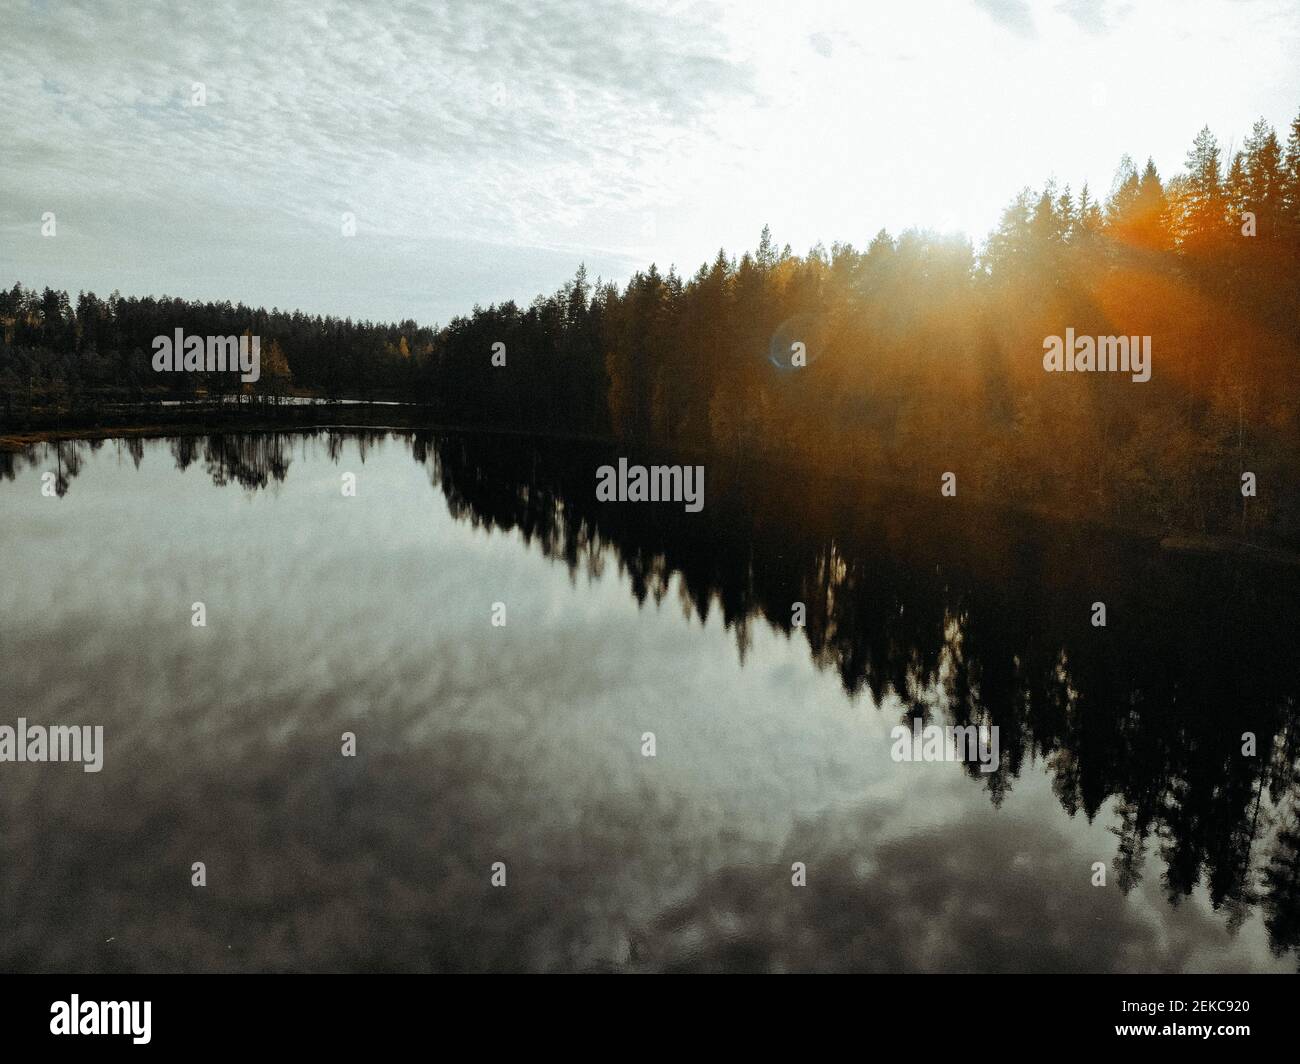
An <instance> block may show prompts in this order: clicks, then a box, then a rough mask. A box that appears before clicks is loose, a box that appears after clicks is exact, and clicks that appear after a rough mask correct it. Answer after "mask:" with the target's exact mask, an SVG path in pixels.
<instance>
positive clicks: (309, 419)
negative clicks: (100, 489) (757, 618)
mask: <svg viewBox="0 0 1300 1064" xmlns="http://www.w3.org/2000/svg"><path fill="white" fill-rule="evenodd" d="M297 398H313V397H297ZM167 409H172V410H180V409H183V408H179V407H173V408H167ZM345 411H346V416H347V421H348V423H346V424H340V423H339V421H338V417H339V415H340V414H341V413H343V412H345ZM432 411H433V408H432V406H430V405H428V404H424V403H394V402H392V401H386V400H377V401H374V402H371V401H368V400H349V401H346V402H343V403H331V402H312V403H293V404H287V405H280V406H274V407H271V408H270V409H265V408H262V407H260V406H254V407H252V408H248V407H241V406H233V407H232V408H231V409H225V410H223V409H222V407H221V406H208V405H204V406H202V407H201V408H198V409H195V410H193V411H192V412H191V413H190V416H187V417H167V416H155V415H159V414H164V415H165V411H164V410H163V409H160V408H159V407H157V406H154V405H150V406H147V407H134V408H129V407H120V408H118V409H117V410H115V411H114V412H113V413H112V414H110V415H109V419H108V420H101V421H99V422H97V423H95V424H72V425H67V426H62V425H43V426H39V427H32V428H23V429H16V430H3V429H0V452H10V453H22V452H24V451H26V450H27V449H28V448H30V447H33V446H35V445H38V444H41V443H57V442H60V441H63V440H69V441H71V440H112V439H164V438H169V437H183V436H212V435H223V434H226V433H259V434H260V433H282V432H283V433H293V432H304V431H322V430H325V431H328V430H334V431H346V432H365V431H376V432H385V431H387V432H421V431H424V432H443V433H457V434H469V435H476V436H488V437H514V438H520V439H528V440H534V441H538V442H553V443H564V444H586V445H597V446H605V447H610V448H619V447H622V448H624V449H628V448H631V447H633V446H634V445H632V444H628V443H626V442H622V443H620V441H618V440H613V439H610V438H608V437H604V436H595V435H590V434H580V433H564V432H547V431H539V430H536V429H514V428H509V427H502V426H490V425H477V424H453V423H449V422H442V421H436V420H434V419H433V418H432V417H431V416H430V415H431V414H432ZM143 415H149V416H148V417H145V416H143ZM114 418H120V421H116V420H114ZM652 450H655V449H652ZM676 453H677V454H678V455H679V456H680V457H682V458H687V457H690V458H705V459H711V460H713V461H724V462H731V461H735V459H734V457H730V456H719V455H708V454H705V453H704V452H701V451H697V450H694V449H692V448H682V449H680V451H679V452H676ZM766 459H767V460H769V461H770V460H773V457H772V456H766ZM777 462H778V464H780V461H779V459H777ZM790 468H791V469H792V470H794V469H796V468H798V467H797V466H795V465H794V464H790ZM824 475H825V476H827V477H828V478H830V479H831V480H834V481H846V482H852V483H855V484H856V483H863V484H870V485H872V486H875V487H877V488H882V487H883V488H886V489H888V490H897V491H903V492H905V493H906V494H909V495H918V494H919V493H918V492H917V491H916V489H915V486H908V485H905V484H901V483H900V482H899V481H898V479H897V478H896V477H891V476H888V475H881V474H875V475H871V474H867V473H861V472H860V473H859V475H857V476H854V475H852V474H850V473H846V472H844V471H836V470H831V471H827V472H826V473H825V474H824ZM980 505H982V506H992V507H994V508H995V509H1002V510H1005V511H1007V512H1009V513H1012V514H1023V515H1027V516H1032V517H1035V518H1038V519H1046V520H1049V521H1068V522H1071V523H1076V519H1072V518H1070V517H1069V516H1068V515H1062V514H1059V513H1054V512H1051V511H1045V510H1042V509H1037V508H1034V507H1030V506H1023V505H1022V506H1016V505H1012V504H1009V503H1007V502H1005V501H1004V500H994V499H982V500H980ZM1083 523H1084V524H1086V525H1093V526H1095V527H1096V528H1098V529H1099V530H1102V531H1116V532H1123V533H1125V534H1128V535H1132V536H1134V537H1136V538H1140V539H1145V540H1148V541H1150V542H1151V544H1152V546H1153V547H1155V548H1156V549H1157V550H1158V551H1159V552H1160V553H1162V554H1171V555H1182V556H1196V555H1202V556H1205V555H1213V556H1220V557H1236V558H1239V559H1241V560H1243V561H1245V562H1248V563H1252V564H1261V565H1280V566H1287V567H1300V550H1297V549H1293V548H1291V547H1288V546H1283V545H1278V544H1277V543H1269V542H1262V543H1261V542H1253V541H1250V540H1242V539H1237V538H1234V537H1232V536H1225V535H1221V534H1214V533H1198V532H1188V531H1179V530H1171V529H1163V530H1162V529H1156V528H1152V527H1149V526H1134V525H1124V524H1118V523H1115V522H1097V521H1085V522H1083Z"/></svg>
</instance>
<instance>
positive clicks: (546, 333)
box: [0, 117, 1300, 547]
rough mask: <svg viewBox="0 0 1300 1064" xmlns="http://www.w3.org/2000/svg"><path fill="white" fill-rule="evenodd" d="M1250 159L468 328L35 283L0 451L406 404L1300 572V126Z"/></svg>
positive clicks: (572, 297)
mask: <svg viewBox="0 0 1300 1064" xmlns="http://www.w3.org/2000/svg"><path fill="white" fill-rule="evenodd" d="M1227 154H1228V153H1225V152H1224V151H1223V149H1221V147H1220V145H1219V143H1218V141H1217V140H1216V138H1215V137H1214V135H1213V134H1212V133H1211V132H1210V130H1209V129H1208V128H1206V129H1202V130H1201V132H1200V133H1199V134H1198V135H1197V136H1196V137H1195V139H1194V141H1193V142H1192V145H1191V147H1190V149H1189V151H1188V153H1187V158H1186V163H1185V168H1184V170H1183V171H1182V172H1180V173H1178V174H1174V175H1170V176H1166V177H1162V176H1161V175H1160V174H1159V173H1158V172H1157V169H1156V167H1155V165H1154V164H1153V163H1152V162H1151V161H1150V160H1148V161H1147V162H1146V164H1145V165H1144V166H1142V167H1139V166H1138V165H1136V164H1135V163H1134V162H1133V161H1132V160H1131V159H1130V158H1129V157H1127V156H1126V157H1125V158H1124V159H1123V160H1122V161H1121V163H1120V165H1119V168H1118V171H1117V173H1116V176H1115V179H1114V182H1113V184H1112V187H1111V188H1110V189H1109V190H1108V191H1107V192H1106V193H1105V194H1104V195H1099V194H1097V193H1096V192H1094V190H1092V189H1090V188H1089V187H1088V186H1087V185H1086V184H1085V185H1083V186H1082V187H1080V188H1079V189H1078V190H1077V192H1075V191H1074V190H1072V189H1071V187H1070V186H1069V185H1062V184H1058V183H1057V181H1056V180H1055V179H1053V180H1049V181H1048V182H1047V183H1046V184H1045V186H1044V187H1043V188H1042V189H1040V190H1030V189H1025V190H1023V191H1021V192H1020V193H1019V194H1018V195H1017V196H1016V197H1015V198H1014V199H1013V200H1012V202H1011V203H1010V204H1009V205H1008V206H1007V207H1006V209H1005V211H1004V212H1003V214H1002V217H1001V221H1000V223H999V225H998V226H997V227H996V229H995V230H994V231H993V232H992V233H990V234H989V235H988V237H987V239H986V240H985V241H984V242H983V244H982V245H981V246H979V247H978V248H976V247H975V246H974V245H973V244H972V243H971V242H970V241H969V240H968V239H967V238H965V237H961V236H949V235H940V234H936V233H932V232H928V231H923V230H908V231H905V232H903V233H901V234H900V235H898V236H896V237H895V236H891V235H890V234H889V233H887V232H885V231H881V232H879V233H878V234H877V235H876V236H875V237H874V238H872V239H871V240H870V241H869V242H868V243H867V245H866V247H865V249H858V248H855V247H854V246H853V245H851V244H847V243H836V244H833V245H832V246H831V247H830V249H829V250H828V249H826V248H825V247H823V246H821V245H818V246H816V247H814V248H812V249H811V250H810V251H809V252H808V253H807V254H805V255H802V256H801V255H796V254H794V253H792V251H791V250H790V248H789V247H788V246H785V247H780V248H778V246H777V244H776V243H775V242H774V240H773V238H772V235H771V234H770V232H769V231H768V230H767V229H766V228H765V229H764V230H763V232H762V236H761V238H760V241H759V244H758V247H757V248H756V249H755V250H754V251H750V252H745V253H744V254H742V255H740V256H739V257H738V258H737V257H736V256H734V255H728V254H727V253H726V252H725V251H719V252H718V254H717V256H716V257H715V258H714V259H713V260H712V261H711V262H707V263H705V264H703V265H701V266H700V267H699V269H697V270H696V271H695V272H694V273H693V274H691V275H690V276H685V275H683V274H681V273H679V272H678V270H677V269H676V268H675V267H673V268H669V269H668V270H667V271H666V272H664V271H661V270H660V269H659V268H658V267H657V266H656V265H652V266H650V267H649V268H648V269H646V270H643V271H640V272H637V273H636V274H634V275H633V276H632V278H631V279H630V280H629V281H628V282H627V283H626V285H624V286H622V287H621V288H620V287H619V286H618V285H617V284H615V283H612V282H609V281H605V280H602V279H596V280H594V281H593V280H591V279H589V278H588V276H587V273H586V271H585V269H583V268H581V267H580V268H579V269H578V271H577V274H576V276H575V277H574V278H573V279H572V280H571V281H569V282H568V283H566V284H565V285H564V286H563V287H562V288H561V289H560V290H559V291H557V292H556V293H554V294H553V295H550V296H539V297H537V298H536V299H534V300H533V302H532V303H530V304H529V305H527V306H520V305H518V304H516V303H514V302H506V303H503V304H497V305H492V306H489V307H487V308H483V307H477V306H476V307H474V308H473V310H472V312H470V313H469V314H467V315H465V316H461V317H456V318H454V319H453V320H452V321H451V322H449V323H448V324H446V325H445V326H427V325H419V324H417V323H416V322H415V321H412V320H407V321H403V322H398V323H375V322H370V321H353V320H351V319H340V318H336V317H328V316H325V317H323V316H318V315H308V314H304V313H301V312H297V311H292V312H291V311H285V310H280V309H271V310H269V311H268V310H266V309H263V308H252V307H248V306H245V305H243V304H231V303H229V302H223V303H214V302H198V301H191V300H184V299H179V298H168V297H160V298H155V297H143V298H142V297H136V296H121V295H119V294H118V293H113V294H112V295H110V296H108V297H106V298H101V297H99V296H97V295H95V294H94V293H90V292H82V293H79V294H78V295H77V296H76V298H75V301H74V299H73V298H72V297H71V296H70V295H68V294H67V293H64V292H60V291H55V290H53V289H50V288H46V289H44V290H43V291H41V292H39V293H38V292H36V291H34V290H31V289H28V288H25V287H23V286H22V285H21V284H18V283H15V284H14V285H13V286H12V288H10V289H8V290H0V325H2V326H3V338H2V342H0V419H3V420H2V421H0V436H2V435H4V434H5V433H13V432H19V431H22V430H34V429H47V428H49V427H51V426H69V425H89V426H93V425H94V424H95V423H96V422H97V419H99V418H101V417H102V416H103V413H104V411H105V410H106V409H108V408H110V407H113V406H121V405H130V406H141V405H144V404H150V403H154V402H157V401H158V400H162V399H185V398H188V399H205V400H212V399H226V398H234V397H238V398H240V399H242V400H243V401H244V403H246V404H247V405H248V406H249V407H255V408H257V409H259V410H262V411H265V410H266V409H268V408H270V409H274V408H275V407H276V405H277V404H278V403H279V402H280V401H281V400H282V399H283V398H284V397H285V396H287V395H290V394H294V395H313V396H319V397H323V398H326V399H339V398H350V399H362V400H376V399H386V400H404V401H408V402H411V403H417V404H420V406H421V411H422V413H421V417H423V418H424V419H425V420H426V422H427V424H428V425H430V426H434V425H447V426H456V427H482V428H490V429H500V430H509V431H512V432H525V433H529V434H535V435H538V436H569V437H591V438H597V439H602V440H607V441H610V442H613V443H615V444H617V445H618V446H619V448H620V449H621V451H622V453H625V454H629V455H634V456H635V455H641V454H644V453H648V452H662V453H680V454H683V455H692V456H698V457H703V458H705V459H707V460H709V461H723V462H727V463H731V464H748V465H759V464H761V465H763V466H770V467H771V468H772V469H774V470H775V469H780V470H782V471H783V473H782V475H787V476H796V477H797V476H798V475H799V474H800V472H801V471H804V472H812V471H817V472H823V473H834V474H837V475H838V474H846V475H853V476H858V477H863V478H870V479H873V480H878V481H885V482H890V483H894V484H898V485H900V486H901V487H903V488H904V489H907V490H912V491H915V492H918V493H921V494H936V495H937V494H938V491H939V487H940V483H941V477H943V475H944V474H945V473H949V472H951V473H954V474H955V475H956V480H955V483H956V484H957V490H958V492H959V495H960V496H961V497H963V498H967V497H973V498H975V499H978V500H981V501H988V502H993V503H1001V504H1006V505H1008V506H1012V507H1019V508H1023V509H1028V510H1035V511H1040V512H1044V513H1050V514H1053V515H1055V516H1059V517H1065V518H1069V519H1080V520H1089V521H1096V522H1099V523H1102V524H1111V525H1120V526H1125V527H1135V528H1144V529H1152V530H1157V531H1161V532H1167V533H1168V532H1178V533H1189V534H1196V535H1202V536H1206V535H1211V536H1230V537H1233V538H1234V539H1243V540H1251V541H1272V542H1277V543H1282V544H1286V545H1289V546H1291V547H1294V546H1296V545H1297V544H1300V483H1298V480H1297V477H1296V475H1295V474H1296V470H1297V469H1300V117H1297V118H1296V119H1295V121H1293V122H1292V123H1291V126H1290V128H1289V130H1288V131H1287V134H1286V136H1285V139H1284V140H1283V139H1282V138H1279V136H1278V134H1277V132H1276V131H1275V130H1274V129H1273V128H1272V127H1271V126H1270V125H1269V124H1268V123H1267V122H1266V121H1264V120H1262V119H1261V120H1260V121H1258V122H1256V123H1255V124H1254V126H1253V128H1252V129H1251V131H1250V133H1249V135H1248V136H1247V137H1246V138H1245V139H1244V141H1243V142H1242V147H1241V149H1240V150H1237V151H1234V152H1231V157H1230V158H1228V157H1226V156H1227ZM178 328H179V329H184V330H185V332H187V333H194V334H222V335H225V334H236V333H238V334H241V335H243V334H246V333H251V334H252V335H256V336H259V337H261V350H262V377H261V380H260V381H259V382H258V383H257V384H255V385H241V384H240V382H239V380H238V378H237V377H236V376H234V375H231V374H225V375H220V374H213V375H204V374H156V373H154V372H153V370H152V368H151V365H150V353H151V345H152V341H153V338H154V337H155V336H157V335H161V334H170V333H172V332H173V331H174V330H175V329H178ZM1067 329H1072V330H1074V331H1075V332H1076V333H1078V334H1081V335H1096V336H1106V335H1116V334H1118V335H1124V336H1142V337H1147V336H1149V337H1150V338H1151V341H1150V344H1151V363H1152V365H1151V378H1150V380H1149V381H1146V382H1145V383H1135V382H1134V381H1133V380H1131V379H1130V377H1129V375H1128V374H1106V373H1095V374H1076V373H1064V374H1058V373H1047V372H1044V367H1043V350H1044V338H1045V337H1050V336H1058V335H1063V334H1065V333H1066V331H1067ZM500 345H504V348H502V347H501V346H500ZM494 352H497V356H500V357H495V356H494ZM796 352H797V355H796V354H795V353H796ZM204 409H206V410H209V411H211V410H212V408H211V407H204ZM209 427H212V426H211V425H210V426H209ZM1247 473H1249V474H1253V481H1254V484H1255V485H1256V488H1255V490H1254V493H1253V494H1251V493H1250V492H1247V491H1245V490H1244V489H1243V474H1247Z"/></svg>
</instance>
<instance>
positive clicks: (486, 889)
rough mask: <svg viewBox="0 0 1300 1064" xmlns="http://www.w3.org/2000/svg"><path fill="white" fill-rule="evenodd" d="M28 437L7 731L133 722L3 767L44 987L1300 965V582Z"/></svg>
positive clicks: (1010, 522)
mask: <svg viewBox="0 0 1300 1064" xmlns="http://www.w3.org/2000/svg"><path fill="white" fill-rule="evenodd" d="M3 457H4V459H5V462H6V464H5V465H4V466H3V467H0V472H3V473H4V475H5V479H3V480H0V546H2V548H3V574H4V577H3V581H0V663H2V665H3V669H2V671H0V710H2V712H0V724H8V725H10V726H13V725H15V724H16V721H17V718H18V717H19V716H25V717H26V718H27V719H28V720H29V721H30V722H32V723H43V724H56V723H62V724H74V723H79V724H90V725H97V724H98V725H103V727H104V735H105V738H104V744H105V751H104V763H103V768H102V771H100V772H98V773H86V772H83V771H82V769H81V768H80V767H79V766H78V765H75V764H30V763H24V764H15V763H3V764H0V968H3V969H4V970H24V971H29V970H30V971H37V970H40V971H45V970H57V971H66V970H96V971H98V970H137V969H145V970H178V971H207V970H217V971H236V970H237V971H245V970H268V969H269V970H282V969H294V970H311V971H316V970H441V969H474V970H477V969H530V970H574V969H614V970H661V969H706V970H722V969H726V970H833V969H859V970H885V971H896V970H907V971H918V970H919V971H947V970H960V971H1008V970H1011V971H1020V970H1045V971H1066V970H1087V971H1102V970H1158V971H1176V970H1189V971H1217V970H1278V971H1295V970H1296V967H1297V949H1298V947H1300V828H1298V826H1297V819H1298V811H1300V780H1298V777H1297V754H1298V753H1300V750H1298V749H1297V717H1298V716H1300V711H1298V709H1297V700H1296V695H1297V691H1298V690H1300V666H1298V663H1297V653H1296V639H1297V620H1298V619H1300V596H1297V594H1296V592H1297V589H1298V588H1297V579H1296V575H1295V572H1294V571H1293V570H1284V571H1278V570H1270V569H1264V568H1258V567H1253V566H1250V565H1247V564H1245V563H1243V562H1241V561H1236V560H1228V559H1222V558H1211V557H1187V556H1174V555H1170V554H1168V553H1162V552H1161V551H1160V550H1159V549H1158V548H1156V547H1154V546H1152V545H1151V544H1149V543H1144V542H1140V541H1137V540H1134V539H1130V538H1126V537H1123V536H1121V535H1119V534H1117V533H1113V532H1105V531H1100V530H1096V529H1086V528H1078V527H1072V528H1069V527H1067V528H1062V527H1053V526H1050V525H1046V524H1043V523H1040V522H1036V521H1029V520H1027V519H1024V518H1015V519H1012V518H1008V517H1002V516H998V515H990V514H987V513H975V512H971V511H970V510H968V509H966V508H965V507H964V505H963V503H962V502H961V501H960V500H940V499H938V498H935V499H933V500H924V501H919V500H916V499H911V498H907V497H905V496H900V495H892V494H890V493H887V492H883V491H878V490H871V491H869V490H867V489H864V488H862V487H861V486H857V487H852V488H850V487H847V486H845V485H842V484H834V483H826V484H815V483H809V482H808V481H806V480H803V479H799V478H795V477H792V476H790V475H788V474H785V473H782V472H781V471H778V470H747V471H728V470H724V469H718V468H715V467H714V466H710V467H709V469H708V478H709V479H708V481H707V483H706V504H705V508H704V512H703V513H700V514H686V513H684V512H682V508H681V507H680V506H673V505H671V504H663V505H654V504H612V503H598V502H596V500H595V493H594V482H595V478H594V470H595V467H596V465H598V464H599V463H600V462H602V461H605V460H608V456H605V455H601V454H599V453H597V452H595V451H582V450H574V449H572V448H563V447H559V446H555V445H550V446H545V447H534V446H532V445H529V444H524V443H521V442H519V441H504V442H503V441H499V440H498V441H493V440H490V439H483V438H472V437H463V436H437V435H430V434H409V433H407V434H401V435H397V434H394V435H391V436H390V435H388V434H386V433H380V434H373V433H372V434H369V435H365V436H362V435H356V434H343V433H324V432H322V433H317V434H315V435H294V436H278V437H277V436H225V437H213V438H209V439H180V440H169V441H151V442H147V443H141V442H139V441H131V442H127V441H122V442H111V441H110V442H106V443H102V444H93V445H91V444H85V443H77V444H72V443H65V444H62V445H58V446H54V445H48V446H42V447H39V448H37V449H35V450H34V451H33V452H31V453H30V454H29V455H27V456H17V457H15V456H12V455H11V456H3ZM46 471H49V472H53V473H55V474H56V478H57V484H58V487H59V490H60V491H61V492H62V494H61V495H58V496H56V497H53V498H50V497H45V496H43V495H42V493H41V484H42V479H41V474H42V473H43V472H46ZM345 472H353V473H356V474H357V496H356V497H355V498H346V497H344V496H343V495H342V493H341V491H340V483H341V475H342V474H343V473H345ZM936 494H937V493H936ZM197 601H202V602H203V603H204V605H205V607H206V612H207V626H206V627H203V628H198V627H194V626H193V625H192V624H191V605H192V603H194V602H197ZM1096 601H1103V602H1105V603H1106V606H1107V614H1108V618H1107V619H1108V623H1107V626H1106V627H1105V628H1096V627H1094V626H1093V625H1092V624H1091V623H1090V618H1091V616H1092V614H1091V604H1092V603H1093V602H1096ZM498 602H500V603H504V604H505V607H506V624H505V625H504V626H501V627H494V626H493V624H492V623H491V621H492V615H493V604H494V603H498ZM795 602H802V603H804V604H805V609H806V623H805V626H803V627H795V626H792V624H791V620H792V604H793V603H795ZM914 715H920V716H923V717H924V718H926V720H928V721H931V722H935V723H941V724H948V723H954V722H955V723H965V722H971V723H979V724H985V725H990V726H997V727H998V729H999V735H1000V762H999V767H998V769H997V771H995V772H992V773H984V772H981V771H980V770H979V767H978V766H977V765H973V764H972V765H967V764H962V763H958V762H941V763H902V762H897V761H895V760H893V759H892V758H891V748H892V747H893V745H894V744H893V742H892V741H891V739H890V729H891V728H892V727H893V726H894V725H896V724H897V723H899V722H900V721H910V720H911V718H912V717H913V716H914ZM344 732H353V733H355V735H356V738H357V756H356V757H355V758H348V757H344V756H342V754H341V745H342V743H341V736H342V734H343V733H344ZM647 732H653V733H654V736H655V744H656V756H654V757H652V758H651V757H645V756H643V754H642V744H643V735H644V733H647ZM1244 732H1252V733H1254V734H1255V736H1256V741H1257V753H1256V754H1255V755H1254V756H1244V755H1243V754H1242V745H1243V742H1242V734H1243V733H1244ZM196 861H202V862H204V864H205V866H206V872H207V885H206V886H203V887H197V886H193V885H191V875H192V872H191V869H192V865H193V863H194V862H196ZM494 862H503V863H504V864H505V868H506V885H505V886H502V887H494V886H493V885H492V883H491V877H492V866H493V864H494ZM795 862H802V863H803V864H804V866H805V867H806V880H807V885H806V886H803V887H796V886H794V885H792V881H791V880H792V865H794V863H795ZM1096 862H1101V863H1102V865H1103V866H1104V870H1105V876H1106V883H1105V885H1104V886H1094V885H1093V880H1094V875H1095V873H1094V864H1095V863H1096Z"/></svg>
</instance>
